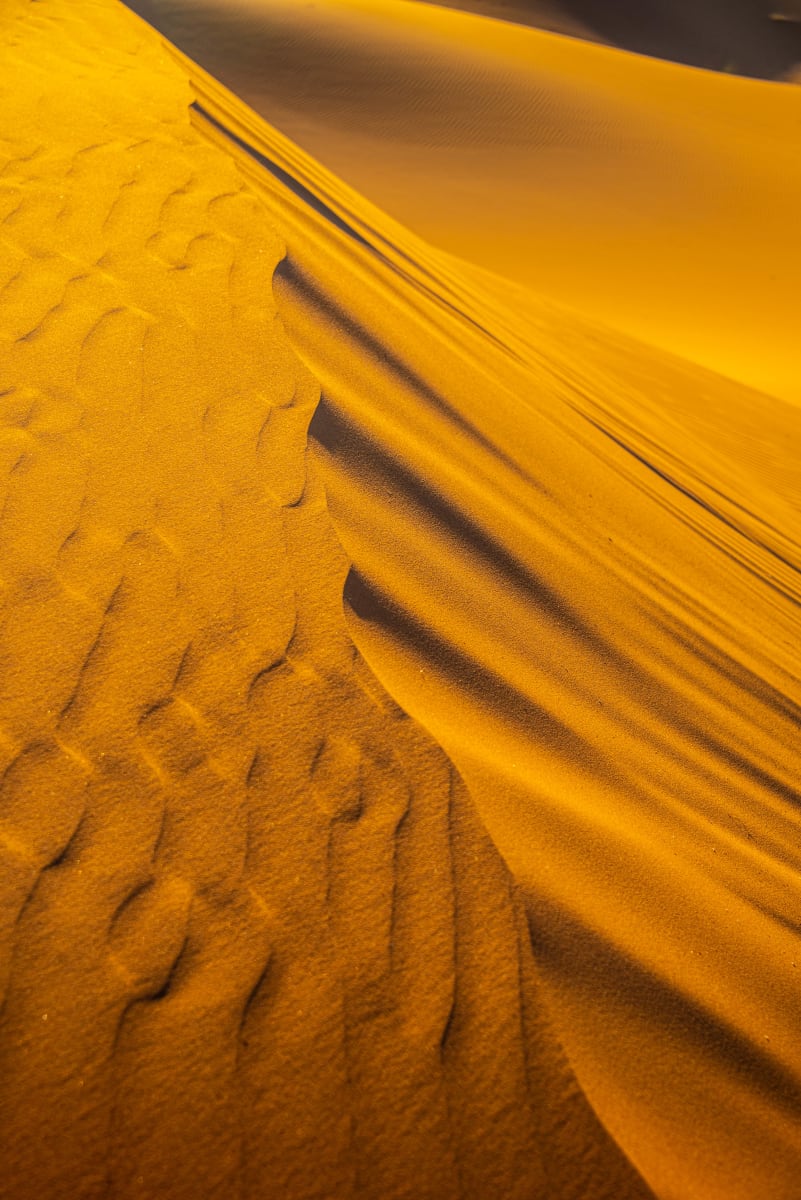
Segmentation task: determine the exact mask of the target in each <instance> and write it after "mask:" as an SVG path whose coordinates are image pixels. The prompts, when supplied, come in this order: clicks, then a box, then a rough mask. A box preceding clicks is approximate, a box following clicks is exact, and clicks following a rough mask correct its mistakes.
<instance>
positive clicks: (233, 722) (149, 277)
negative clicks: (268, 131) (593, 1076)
mask: <svg viewBox="0 0 801 1200" xmlns="http://www.w3.org/2000/svg"><path fill="white" fill-rule="evenodd" d="M2 45H3V49H2V69H1V70H0V81H1V86H2V114H3V126H2V160H3V165H2V174H0V206H1V208H0V220H1V221H2V224H1V225H0V245H2V250H3V258H2V280H1V281H0V284H1V288H2V290H1V293H0V350H1V352H2V353H1V356H0V364H1V365H0V370H1V371H2V378H1V379H0V393H1V394H0V419H1V423H0V447H1V448H2V456H3V477H4V503H3V507H2V518H1V524H0V545H1V547H2V558H1V560H0V562H1V564H2V565H1V571H2V588H3V591H2V600H1V604H0V620H1V621H2V641H1V643H0V644H1V645H2V651H1V655H2V657H1V658H0V669H1V672H2V689H1V697H2V698H1V701H0V748H1V751H2V769H3V774H2V781H1V782H0V929H1V930H2V940H0V998H1V999H2V1009H1V1011H0V1195H1V1196H2V1197H3V1198H4V1200H12V1198H13V1200H33V1198H36V1200H51V1198H55V1197H59V1198H62V1197H63V1198H64V1200H67V1198H68V1200H79V1198H80V1200H86V1198H90V1197H96V1198H98V1200H100V1198H101V1197H102V1198H103V1200H106V1198H109V1197H114V1198H118V1197H119V1198H122V1197H146V1198H149V1200H172V1198H173V1197H176V1198H177V1197H180V1198H183V1200H204V1198H207V1197H208V1198H210V1197H219V1198H221V1200H231V1198H233V1197H253V1198H254V1200H273V1198H274V1200H295V1198H301V1197H302V1198H304V1200H310V1198H312V1197H319V1198H320V1200H331V1198H333V1197H351V1196H357V1195H358V1196H360V1197H362V1196H367V1197H375V1198H376V1200H389V1198H395V1197H409V1198H410V1200H417V1198H421V1197H424V1198H428V1200H444V1198H447V1197H454V1198H456V1197H474V1198H475V1200H485V1198H486V1197H489V1196H497V1197H519V1198H520V1200H530V1198H532V1197H542V1200H552V1198H553V1197H574V1198H575V1200H584V1198H586V1197H599V1198H600V1197H605V1198H607V1200H619V1198H620V1197H632V1198H634V1197H643V1198H644V1197H645V1196H646V1195H647V1194H648V1193H647V1190H646V1189H645V1188H644V1187H643V1186H642V1185H641V1184H640V1183H639V1182H638V1181H637V1178H636V1177H635V1174H634V1172H633V1171H632V1169H631V1168H630V1167H629V1166H628V1164H627V1162H626V1161H625V1160H624V1158H623V1157H622V1155H621V1154H620V1153H619V1152H618V1151H617V1149H616V1147H615V1146H614V1144H613V1143H612V1142H611V1140H610V1139H609V1138H608V1137H607V1135H606V1134H605V1133H604V1132H603V1130H602V1128H601V1127H600V1125H599V1124H598V1122H597V1120H596V1118H595V1117H594V1115H593V1113H592V1111H591V1109H590V1108H589V1106H588V1105H587V1103H586V1101H585V1100H584V1098H583V1096H582V1094H581V1092H580V1090H579V1088H578V1087H577V1085H576V1082H575V1078H574V1076H573V1074H572V1072H571V1070H570V1068H569V1066H568V1064H567V1061H566V1059H565V1057H564V1054H563V1052H562V1051H561V1050H560V1048H559V1045H558V1043H557V1041H556V1039H555V1037H554V1035H553V1033H552V1031H551V1027H550V1025H549V1021H548V1018H547V1017H546V1015H545V1009H544V1006H543V1000H542V996H541V991H540V985H539V984H538V982H537V979H536V976H535V971H534V965H533V961H532V955H531V949H530V943H529V936H528V929H527V927H526V921H525V915H524V912H523V908H522V905H521V901H520V899H519V896H518V894H517V892H516V891H515V889H514V888H513V886H512V884H511V880H510V877H509V874H508V872H507V870H506V868H505V867H504V866H503V865H502V863H501V860H500V858H499V856H498V854H497V852H496V851H495V849H494V848H493V847H492V846H491V844H490V843H489V841H488V839H487V837H486V834H485V833H484V832H483V830H482V828H481V826H480V825H479V824H478V822H477V820H476V817H475V816H474V814H473V809H472V807H471V805H470V803H469V801H468V800H467V798H466V794H465V791H464V788H463V786H462V785H461V784H460V783H459V781H458V779H457V777H456V776H455V773H454V771H453V769H452V768H451V766H450V764H449V763H448V761H447V760H446V759H445V757H444V755H443V754H442V753H441V752H440V751H439V750H438V749H437V748H436V747H435V746H434V745H433V743H432V742H431V741H430V740H429V738H428V737H427V736H426V735H425V734H424V733H423V732H422V731H421V730H420V729H419V727H417V726H416V725H415V724H414V723H413V722H411V721H410V720H409V719H408V718H407V717H406V716H405V714H403V713H402V712H401V711H400V710H399V709H397V707H396V706H395V705H394V704H393V703H392V702H391V701H390V700H389V698H388V696H387V695H386V694H385V693H384V692H383V690H382V689H381V687H380V686H379V685H378V683H377V682H376V680H375V679H374V677H373V676H372V675H371V674H370V672H369V670H368V669H367V667H366V666H365V664H364V662H363V661H362V660H361V659H360V657H359V655H358V654H357V653H356V652H355V650H354V647H353V645H352V643H351V641H350V639H349V637H348V635H347V632H346V629H345V624H344V618H343V614H342V605H341V592H342V584H343V579H344V576H345V572H346V563H345V560H344V557H343V554H342V552H341V550H340V547H339V544H338V543H337V541H336V539H335V537H334V535H333V533H332V528H331V524H330V520H329V517H328V513H327V509H326V504H325V500H324V497H323V494H322V491H321V485H320V483H319V480H318V476H317V473H316V471H315V469H314V468H313V466H312V464H311V463H310V461H309V459H308V456H307V452H306V441H307V438H306V435H307V425H308V422H309V418H310V416H311V414H312V411H313V409H314V406H315V404H316V403H317V400H318V396H319V388H318V386H317V384H316V383H315V381H314V380H313V379H312V377H311V376H310V375H309V374H308V373H307V372H306V370H305V369H304V368H303V367H302V366H301V365H300V363H299V362H298V360H297V359H296V358H295V356H294V354H293V352H292V350H291V348H290V346H289V343H288V341H287V339H286V336H285V333H284V331H283V328H282V324H281V321H280V319H279V318H278V317H277V316H276V309H275V304H274V301H273V295H272V289H273V272H274V270H275V268H276V265H277V264H278V263H279V261H280V260H281V258H282V255H283V247H282V245H281V242H280V240H279V237H278V236H277V235H276V233H275V232H274V231H273V225H272V218H271V215H270V212H269V210H268V209H267V208H266V207H265V205H264V204H263V202H262V200H261V199H260V198H258V197H257V196H256V195H255V194H254V192H253V191H252V190H251V189H249V188H248V187H247V186H246V184H245V182H244V180H243V178H242V176H241V175H240V174H239V173H238V172H237V170H236V169H235V167H234V166H233V164H232V162H231V160H230V156H226V155H225V154H221V153H220V152H219V151H218V150H215V149H213V148H212V147H210V145H209V144H208V142H207V141H206V140H205V139H204V138H203V137H202V136H200V135H199V134H198V133H197V132H196V131H194V130H193V129H192V128H191V127H190V124H189V116H188V107H187V106H188V104H189V101H190V94H189V91H188V88H187V86H186V83H185V80H184V79H183V77H182V75H181V73H180V71H179V70H177V69H176V68H175V67H174V66H173V65H171V64H170V63H169V62H168V60H167V59H166V58H165V56H164V54H163V53H162V52H161V51H160V50H159V48H158V44H157V41H156V38H155V37H154V36H153V35H152V34H151V33H150V31H148V30H146V29H145V27H144V26H142V25H140V23H139V22H138V21H137V20H136V19H135V18H133V17H131V16H130V14H128V13H127V12H125V11H124V10H123V9H122V8H117V7H116V6H115V5H113V4H111V3H105V2H97V0H96V2H90V0H86V2H85V3H76V2H74V0H46V2H43V3H36V4H33V3H30V4H29V3H23V2H16V3H13V4H12V5H10V6H9V5H6V7H5V10H4V13H3V19H2Z"/></svg>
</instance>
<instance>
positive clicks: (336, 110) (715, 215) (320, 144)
mask: <svg viewBox="0 0 801 1200" xmlns="http://www.w3.org/2000/svg"><path fill="white" fill-rule="evenodd" d="M132 4H133V6H134V7H138V8H140V9H141V10H142V11H143V12H145V13H146V14H151V15H152V17H153V19H154V20H156V21H157V22H158V23H159V24H160V26H161V28H162V29H163V30H164V32H165V33H166V34H167V36H169V37H170V38H171V40H173V41H175V42H176V43H177V44H178V45H179V46H181V47H183V48H184V49H186V51H187V53H189V54H190V55H191V56H192V57H193V58H196V59H197V60H198V61H199V62H200V63H201V65H203V66H204V67H206V68H207V69H208V70H209V71H210V72H211V73H212V74H213V75H215V77H217V78H218V79H220V80H222V82H223V83H226V84H227V85H228V86H229V87H231V88H232V89H233V90H234V91H235V92H236V93H237V94H238V95H239V96H241V97H242V98H243V99H244V100H246V101H247V102H248V103H249V104H250V105H252V106H253V107H255V108H256V109H257V110H258V111H259V112H260V113H261V114H262V115H263V116H264V117H266V119H267V120H268V121H269V122H270V123H271V124H272V125H274V126H277V127H278V128H279V129H280V130H281V131H282V132H284V133H286V134H287V135H288V136H289V137H291V138H293V139H294V140H295V141H296V142H298V143H299V144H300V145H302V146H303V147H304V149H306V150H308V151H309V152H310V153H311V154H312V155H314V156H315V157H316V158H317V159H318V160H319V161H320V162H322V163H324V164H325V165H326V166H327V167H329V168H330V169H332V170H333V171H335V172H336V173H337V174H338V175H340V176H341V177H342V178H343V179H345V180H347V182H349V183H350V184H352V185H353V186H354V187H356V188H357V189H358V190H359V191H360V192H362V193H363V194H364V195H366V196H368V197H369V198H370V199H371V200H372V201H373V202H374V203H376V204H378V205H379V206H380V207H381V208H383V209H384V210H386V211H387V212H389V213H391V214H392V215H393V216H394V217H396V218H397V219H399V220H400V221H402V222H403V223H404V224H406V225H408V226H409V227H410V228H412V229H413V230H414V231H415V232H417V233H418V234H420V235H422V236H423V237H424V238H426V239H427V240H429V241H431V242H433V243H435V244H436V245H439V246H441V247H443V248H444V249H446V250H449V251H451V252H452V253H455V254H458V255H460V256H462V257H464V258H465V259H467V260H469V261H470V262H474V263H478V264H479V265H481V266H482V267H484V268H486V269H489V270H492V271H495V272H499V273H501V274H503V275H506V276H508V277H509V278H511V279H514V280H515V281H517V282H520V283H523V284H525V285H527V286H529V287H531V288H533V289H534V290H536V291H537V292H539V293H541V294H542V295H544V296H547V297H548V298H550V299H552V300H558V301H560V302H562V303H564V304H567V305H570V306H572V307H574V308H576V309H577V310H579V311H580V312H582V313H584V314H585V315H587V316H589V317H592V318H593V319H596V320H599V321H602V322H604V323H606V324H609V325H612V326H614V327H615V328H617V329H619V330H621V331H623V332H626V333H629V334H633V335H635V336H637V337H641V338H644V339H645V340H647V341H649V342H651V343H653V344H656V345H659V346H661V347H663V348H664V349H667V350H671V351H676V352H678V353H679V354H682V355H683V356H686V357H689V358H691V359H693V360H694V361H696V362H699V363H701V364H703V365H704V366H707V367H711V368H713V369H715V370H716V371H719V372H721V373H723V374H725V375H730V376H733V377H735V378H737V379H739V380H742V381H743V382H745V383H748V384H749V385H751V386H756V387H759V388H761V389H763V390H768V391H772V392H778V393H779V394H781V395H783V396H787V397H790V398H792V399H795V400H796V401H801V383H799V380H801V339H799V337H798V329H797V324H798V322H797V318H796V309H797V293H798V279H799V278H800V277H801V239H799V238H798V237H797V236H795V233H794V230H795V228H796V225H797V214H798V211H799V209H800V208H801V155H799V154H798V129H799V123H801V88H797V87H788V86H786V85H782V84H773V83H760V82H754V81H751V80H744V79H736V78H729V77H727V76H723V75H719V74H712V73H711V72H710V73H707V72H702V71H696V70H690V69H688V68H682V67H677V66H673V65H671V64H668V63H662V62H656V61H653V60H650V59H645V58H638V57H636V56H635V55H631V54H625V53H622V52H620V51H617V50H612V49H610V48H608V47H605V46H598V45H590V44H586V43H583V42H580V41H576V40H572V39H569V38H564V37H558V36H555V35H552V34H548V33H543V32H540V31H539V30H535V29H526V28H523V27H521V26H516V25H510V24H507V23H504V22H502V21H494V20H490V19H487V18H482V17H480V16H475V15H472V14H467V13H461V12H456V11H453V10H450V9H439V8H437V7H436V6H434V5H430V4H416V3H414V2H413V0H316V2H315V3H314V4H313V5H309V4H306V3H303V2H302V0H214V2H213V3H212V2H211V0H206V2H205V3H203V4H202V5H201V6H200V7H199V8H198V6H197V5H196V4H195V2H194V0H132Z"/></svg>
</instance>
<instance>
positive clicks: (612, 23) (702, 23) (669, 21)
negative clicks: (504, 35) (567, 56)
mask: <svg viewBox="0 0 801 1200" xmlns="http://www.w3.org/2000/svg"><path fill="white" fill-rule="evenodd" d="M560 4H561V6H562V7H563V8H564V10H565V11H566V12H568V13H569V14H570V15H571V16H573V17H575V18H577V19H578V20H580V21H582V22H584V23H585V24H586V25H588V26H589V27H590V28H591V29H593V30H594V31H595V32H596V33H598V34H599V35H600V37H602V38H603V39H604V40H605V41H608V42H611V43H612V44H613V45H616V46H620V47H622V48H623V49H625V50H634V51H636V52H637V53H639V54H650V55H653V56H655V57H658V58H667V59H671V60H672V61H674V62H682V63H688V64H690V65H692V66H696V67H707V68H710V69H711V70H715V71H732V72H734V73H736V74H738V75H751V76H756V77H760V78H765V79H775V78H779V77H781V76H783V75H785V74H786V73H787V72H788V71H789V70H790V69H791V68H792V67H793V66H794V65H795V64H796V63H797V62H799V61H801V0H773V2H770V0H767V2H766V0H560ZM521 7H522V6H521ZM533 7H535V6H532V8H533Z"/></svg>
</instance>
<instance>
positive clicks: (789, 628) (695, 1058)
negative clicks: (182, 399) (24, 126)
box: [184, 63, 801, 1200]
mask: <svg viewBox="0 0 801 1200" xmlns="http://www.w3.org/2000/svg"><path fill="white" fill-rule="evenodd" d="M184 65H185V67H186V69H187V70H188V71H190V73H191V74H192V79H193V86H194V88H195V93H196V96H197V104H196V108H195V123H196V126H197V128H199V129H201V130H203V131H204V132H205V134H206V135H207V136H208V137H210V138H215V139H216V140H217V142H218V144H219V145H220V146H221V147H227V149H228V150H229V152H230V153H232V154H234V155H235V156H236V158H237V161H238V163H239V166H240V168H241V169H242V170H243V171H244V172H246V173H247V175H248V177H249V179H250V181H251V183H252V185H253V186H254V187H255V188H257V189H258V190H259V191H260V192H262V193H264V194H266V195H268V196H269V197H270V205H271V211H272V212H273V213H274V214H275V217H276V220H277V221H278V222H279V226H280V228H281V229H282V231H283V234H284V236H285V238H286V240H287V242H288V244H289V246H290V253H289V256H288V258H287V259H285V260H284V262H283V263H282V264H281V266H280V267H279V269H278V272H277V276H276V281H275V287H276V293H277V296H278V299H279V306H280V310H281V312H282V315H283V317H284V321H285V323H286V325H287V328H288V330H289V332H290V335H291V337H292V339H293V341H294V343H295V345H296V346H297V348H298V350H299V352H300V353H301V354H302V356H303V357H304V358H305V359H306V360H307V362H308V363H309V364H310V366H311V369H312V370H313V372H314V373H315V375H316V376H317V378H318V379H319V381H320V383H321V386H322V392H323V396H322V400H321V403H320V406H319V407H318V409H317V412H316V414H315V416H314V419H313V423H312V427H311V431H312V433H313V435H314V438H315V440H316V442H317V444H318V446H319V448H320V449H321V451H322V454H323V462H324V472H325V473H324V477H325V480H326V483H327V488H328V492H329V498H330V502H331V504H332V511H333V514H334V516H335V519H336V522H337V527H338V529H339V531H340V534H341V537H342V540H343V542H344V545H345V548H346V551H347V553H348V555H349V557H350V558H351V559H352V561H353V563H354V570H353V571H352V572H351V574H350V576H349V578H348V581H347V584H346V587H345V598H346V602H347V606H348V609H349V611H350V619H351V623H352V628H353V629H354V632H355V635H356V637H357V639H358V641H359V643H360V645H361V647H362V649H363V650H364V652H365V654H366V656H367V658H368V660H369V661H370V662H371V664H372V665H373V666H374V668H375V669H376V671H377V672H378V673H379V674H380V675H381V676H382V678H383V679H384V681H385V682H386V683H387V684H388V686H389V687H390V690H392V691H393V693H394V694H395V695H396V697H398V698H399V699H400V701H401V703H402V704H403V705H404V707H406V708H407V709H408V710H409V711H410V712H412V713H413V714H415V715H417V716H418V717H419V718H420V719H421V720H422V721H424V722H425V723H426V724H428V726H429V728H430V729H431V730H432V731H433V732H434V733H435V734H436V736H437V737H438V738H439V739H440V740H441V741H442V743H443V745H444V746H445V747H446V749H447V750H448V751H449V752H450V754H451V756H452V757H453V759H454V760H455V761H456V763H457V765H458V766H459V767H460V769H461V771H462V773H463V774H464V776H465V777H466V779H467V781H468V783H469V785H470V788H471V792H472V794H473V796H474V797H475V799H476V800H477V802H478V805H479V808H480V811H481V814H482V816H483V817H484V819H485V821H486V823H487V826H488V828H489V830H490V832H491V834H492V835H493V837H494V839H495V841H496V843H497V844H498V846H499V847H500V848H501V850H502V851H503V854H504V856H505V858H506V860H507V862H508V863H509V864H510V865H511V866H512V868H513V870H514V872H515V874H516V876H517V878H518V879H519V880H520V881H521V882H522V884H523V886H524V889H525V893H526V896H527V900H528V911H529V918H530V923H531V930H532V935H533V944H534V948H535V952H536V954H537V956H538V957H539V959H540V960H541V962H542V964H543V967H544V970H545V973H546V977H547V981H548V987H549V989H550V995H551V997H552V1000H553V1003H554V1005H555V1009H556V1011H557V1012H558V1014H559V1021H560V1026H561V1030H562V1033H563V1037H564V1040H565V1044H566V1047H567V1049H568V1051H569V1054H570V1056H571V1058H572V1060H573V1062H574V1065H575V1066H576V1069H577V1073H578V1076H579V1079H580V1081H581V1082H582V1084H583V1085H584V1086H585V1088H586V1089H587V1091H588V1093H589V1095H590V1097H591V1098H592V1100H593V1103H594V1104H595V1106H596V1107H597V1109H598V1111H599V1112H600V1113H601V1114H602V1116H603V1118H604V1120H605V1121H606V1122H607V1123H608V1125H609V1127H610V1129H611V1130H612V1131H613V1133H614V1135H615V1136H616V1138H617V1139H618V1140H619V1141H620V1142H621V1144H622V1145H623V1146H624V1148H625V1149H626V1150H627V1152H628V1153H629V1155H630V1156H631V1157H632V1159H633V1160H634V1161H635V1163H636V1165H637V1166H638V1167H639V1168H640V1169H641V1170H642V1172H643V1174H644V1175H645V1177H646V1178H647V1180H648V1181H649V1182H650V1183H651V1184H652V1186H653V1187H654V1190H655V1191H656V1192H657V1194H659V1195H660V1196H665V1197H671V1198H673V1197H676V1198H679V1197H680V1198H685V1197H693V1198H704V1200H706V1198H710V1200H711V1198H714V1200H753V1197H755V1196H762V1195H764V1196H771V1197H776V1198H777V1200H778V1198H781V1200H793V1198H794V1197H796V1196H797V1192H798V1172H799V1166H800V1165H801V1050H800V1049H799V1040H798V993H799V982H798V979H799V970H801V965H800V964H801V957H799V956H800V955H801V942H800V940H799V935H798V926H799V918H801V884H800V883H799V880H800V879H801V876H800V875H799V871H801V855H799V844H801V843H800V842H799V833H800V832H801V830H800V829H799V825H800V824H801V822H800V821H799V812H798V806H799V791H798V728H799V716H801V707H800V706H799V702H801V684H800V683H799V679H800V678H801V662H800V661H799V642H798V636H797V635H798V608H799V602H801V586H799V568H800V567H801V546H800V545H799V520H798V513H799V502H800V500H801V496H800V494H799V477H798V473H797V467H796V461H795V454H796V449H797V447H798V445H799V439H801V412H799V410H798V408H796V407H793V406H791V405H789V404H787V403H785V402H783V401H780V400H777V399H774V398H772V397H770V396H768V395H766V394H761V393H758V392H756V391H752V390H749V389H747V388H745V387H743V386H740V385H737V384H735V383H733V382H731V381H729V380H727V379H725V378H723V377H721V376H719V375H715V374H713V373H711V372H708V371H705V370H703V369H701V368H699V367H697V366H694V365H692V364H690V363H689V362H686V361H683V360H681V359H679V358H678V357H670V356H669V355H667V354H665V353H663V352H661V351H659V350H657V349H654V348H649V347H647V346H645V345H643V344H641V343H637V342H635V341H632V340H628V339H626V338H624V337H622V336H619V335H614V334H612V333H610V332H609V331H608V330H607V331H605V330H603V329H602V328H600V327H594V326H592V325H590V324H587V323H582V322H581V321H580V320H579V319H578V318H576V317H574V316H571V315H570V314H567V313H565V312H563V311H561V310H560V309H559V308H557V307H555V306H553V305H547V304H546V303H544V302H542V301H539V300H537V299H536V298H535V297H534V296H533V295H531V294H530V293H527V292H526V291H524V290H523V289H522V288H517V289H516V288H515V287H514V286H513V285H511V284H509V283H507V282H505V281H503V280H502V279H500V278H498V277H497V276H492V275H489V274H483V273H482V272H481V271H479V270H478V269H476V268H467V267H466V266H465V265H464V264H460V263H459V262H457V261H456V260H453V259H449V258H448V257H447V256H446V255H443V254H441V253H439V252H437V251H435V250H433V249H431V248H430V247H428V246H426V245H425V244H423V243H422V242H419V241H417V240H416V239H415V238H414V237H412V235H410V234H408V233H407V232H406V231H405V230H404V229H402V228H401V227H400V226H397V225H395V224H394V223H393V222H392V221H391V220H390V219H389V218H387V217H386V216H385V215H384V214H383V213H381V212H380V211H378V210H376V209H374V208H372V207H371V206H370V205H369V204H368V203H367V202H366V201H365V200H364V199H362V198H361V197H359V196H357V195H355V194H354V193H353V192H351V191H350V190H349V189H348V188H347V187H346V186H345V185H344V184H342V183H341V182H339V181H338V180H336V179H335V178H333V177H332V176H330V175H328V174H327V173H326V172H325V171H324V170H323V169H322V168H321V167H320V165H319V164H318V163H316V162H315V161H314V160H312V159H311V158H309V157H308V156H307V155H306V154H305V153H304V152H303V151H301V150H300V149H299V148H298V147H297V146H294V145H293V144H291V143H289V142H288V141H287V140H286V139H284V138H283V137H282V136H281V135H280V134H278V133H277V132H276V131H275V130H274V129H271V128H270V127H269V126H267V125H266V124H265V123H264V122H262V121H260V120H259V119H258V118H257V117H256V116H255V115H254V114H252V113H249V112H248V111H247V109H245V108H244V106H242V105H241V104H240V103H239V102H238V101H237V100H236V99H235V98H234V97H232V96H231V95H230V94H229V93H227V92H225V91H224V90H223V89H222V88H221V87H219V86H218V85H216V84H215V83H214V82H213V81H212V80H211V79H209V78H208V77H207V76H204V75H203V74H202V73H201V72H200V71H199V70H197V69H195V68H193V67H192V66H191V64H188V63H185V64H184Z"/></svg>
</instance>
